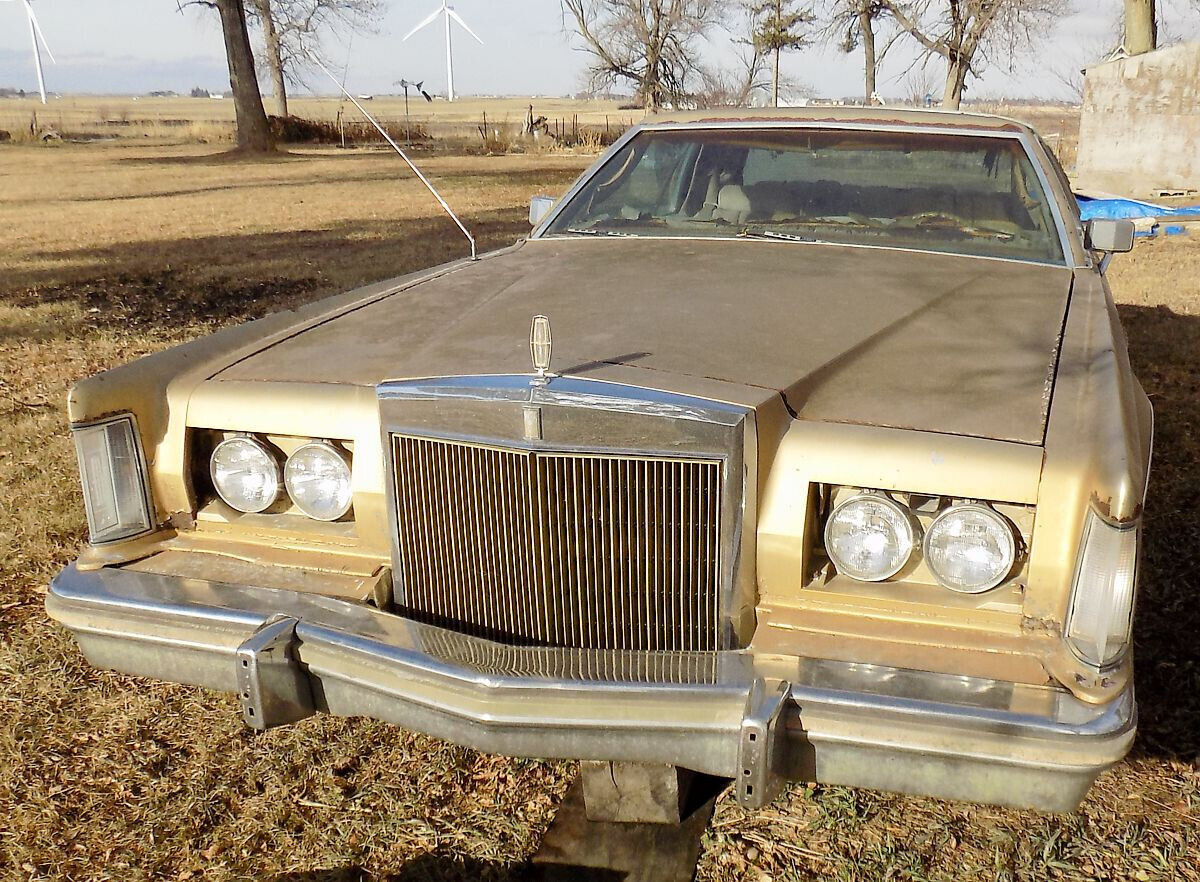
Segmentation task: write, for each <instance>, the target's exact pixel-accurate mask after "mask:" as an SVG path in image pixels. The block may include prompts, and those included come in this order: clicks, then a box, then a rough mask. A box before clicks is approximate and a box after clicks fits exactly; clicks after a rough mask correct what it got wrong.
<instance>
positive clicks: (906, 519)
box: [821, 489, 921, 584]
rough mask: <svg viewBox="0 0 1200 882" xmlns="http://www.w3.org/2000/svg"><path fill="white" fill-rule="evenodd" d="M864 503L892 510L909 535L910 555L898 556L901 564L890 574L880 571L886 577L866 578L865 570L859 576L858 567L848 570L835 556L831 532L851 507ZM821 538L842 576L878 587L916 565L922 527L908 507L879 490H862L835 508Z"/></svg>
mask: <svg viewBox="0 0 1200 882" xmlns="http://www.w3.org/2000/svg"><path fill="white" fill-rule="evenodd" d="M864 502H873V503H876V504H879V505H881V506H883V507H884V508H887V509H890V510H891V511H892V512H893V513H895V514H896V515H897V516H898V519H899V522H900V523H901V524H903V525H904V527H905V529H906V534H907V535H906V536H905V537H904V540H905V543H906V544H907V546H908V550H907V552H904V553H901V554H899V555H898V561H897V563H896V564H895V565H894V566H892V567H890V568H889V569H887V570H886V571H880V572H881V573H883V574H882V575H880V574H875V575H873V576H866V575H863V574H862V571H861V570H860V571H859V572H857V573H856V572H854V569H855V568H854V567H851V566H847V565H846V563H845V562H844V561H840V560H839V559H838V555H837V554H836V553H835V551H834V548H833V546H834V543H833V542H832V541H831V536H830V530H831V529H832V527H833V525H834V522H835V519H836V518H837V516H838V515H839V514H841V513H843V512H844V511H845V510H846V509H847V508H848V507H850V506H852V505H858V504H861V503H864ZM821 534H822V540H823V542H824V545H825V554H826V555H827V556H828V557H829V560H830V562H832V564H833V566H834V568H835V569H836V570H837V572H839V573H842V574H844V575H846V576H847V577H849V578H851V579H854V580H855V581H858V582H864V583H868V584H878V583H880V582H886V581H888V580H889V579H893V578H895V576H896V575H897V574H898V573H900V572H902V571H903V570H904V569H905V568H906V567H908V566H909V565H910V564H911V563H912V560H913V555H914V554H916V553H917V551H918V550H919V549H920V547H921V527H920V524H919V523H918V521H917V519H916V518H915V517H914V516H913V513H912V511H911V510H910V509H909V508H907V507H906V506H904V505H902V504H900V503H899V502H897V501H896V500H895V499H892V498H891V497H890V496H888V495H887V494H886V493H884V492H882V491H879V490H865V489H863V490H860V491H859V492H857V493H854V494H853V495H851V496H849V497H848V498H846V499H843V500H842V501H841V502H839V503H838V504H837V505H835V506H834V507H833V509H832V510H831V511H830V512H829V515H828V516H827V517H826V519H825V525H824V527H823V529H822V531H821ZM902 547H903V546H901V548H902Z"/></svg>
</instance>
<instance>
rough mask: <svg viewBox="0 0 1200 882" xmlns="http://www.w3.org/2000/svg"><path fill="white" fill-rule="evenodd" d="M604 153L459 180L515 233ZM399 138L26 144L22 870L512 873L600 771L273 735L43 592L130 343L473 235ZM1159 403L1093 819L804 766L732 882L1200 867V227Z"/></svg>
mask: <svg viewBox="0 0 1200 882" xmlns="http://www.w3.org/2000/svg"><path fill="white" fill-rule="evenodd" d="M582 162H583V160H581V159H578V158H573V157H555V156H549V157H547V156H541V157H479V158H443V159H436V160H432V161H431V162H430V163H429V166H428V168H429V172H430V173H431V176H432V177H434V178H435V179H436V180H437V181H438V182H439V183H441V184H442V185H444V188H445V191H446V193H447V195H448V196H449V198H450V200H451V202H452V203H453V204H455V205H456V206H459V207H461V208H462V210H463V212H464V214H465V215H466V217H467V219H468V222H469V224H470V225H471V226H472V227H473V228H474V229H476V230H477V231H478V232H479V234H480V239H481V241H482V243H483V244H484V245H485V246H494V245H498V244H500V243H502V242H505V241H508V240H511V239H512V238H514V237H515V236H517V235H519V234H520V233H521V232H522V231H523V230H524V229H525V225H524V214H525V206H526V204H527V200H528V197H529V196H530V195H532V194H534V193H537V192H558V191H561V190H562V189H563V187H564V186H565V185H566V183H567V182H568V181H569V180H570V179H571V178H572V177H573V176H574V174H575V173H576V172H577V170H578V169H579V168H580V167H581V165H582ZM463 250H464V243H463V242H462V241H461V240H460V239H459V238H457V237H456V235H455V234H454V232H453V229H452V227H451V226H450V224H449V221H448V220H446V219H444V218H443V217H441V216H439V215H438V213H437V212H436V211H435V210H434V206H433V205H432V202H431V201H430V200H429V198H428V197H427V195H426V194H424V193H423V191H421V190H420V188H419V185H418V184H415V183H414V182H412V180H411V179H410V177H409V176H408V175H406V174H405V173H404V172H403V169H402V168H401V167H400V165H399V163H398V162H396V161H395V160H394V159H391V158H388V157H386V156H384V155H383V154H379V153H374V152H369V151H367V152H360V151H355V152H349V153H343V152H340V151H308V152H303V153H301V154H299V155H296V156H293V157H289V158H284V159H279V160H276V161H272V162H269V163H231V162H229V161H228V160H226V159H223V158H209V157H205V156H202V155H199V151H198V149H197V148H171V149H148V148H138V147H128V146H118V145H104V146H101V145H92V146H90V147H81V146H74V145H63V146H61V147H60V148H58V149H55V150H44V149H38V148H19V147H14V148H9V149H0V269H2V270H3V272H2V274H0V548H3V551H4V554H3V557H2V559H0V818H2V819H3V822H2V823H0V876H2V877H4V878H13V879H42V878H62V879H121V880H125V879H141V878H145V879H151V878H153V879H178V880H183V879H200V878H203V879H235V878H246V877H257V878H269V879H285V880H293V882H299V880H325V882H332V880H351V879H360V878H370V879H381V878H402V879H413V880H415V879H424V878H446V877H447V876H448V877H449V878H458V879H464V880H466V879H477V878H491V879H511V878H514V877H516V876H518V875H519V869H518V868H519V867H520V864H521V862H522V860H523V859H524V858H525V857H526V856H527V855H529V854H530V853H531V852H532V851H533V850H534V849H536V847H537V844H538V841H539V838H540V836H541V834H542V831H543V830H544V829H545V828H546V826H547V825H548V823H549V821H550V818H551V817H552V814H553V810H554V805H555V803H556V801H557V800H558V799H559V798H560V797H561V795H562V793H563V792H564V790H565V788H566V786H567V784H568V782H569V779H570V776H571V774H572V771H571V769H570V767H569V765H567V764H558V763H540V762H531V761H519V760H509V759H499V758H494V757H488V756H483V755H480V754H477V753H474V752H472V751H469V750H464V749H460V748H456V747H452V746H449V745H446V744H443V743H440V742H437V741H435V740H433V739H429V738H425V737H423V736H417V735H412V734H409V733H406V732H403V731H400V730H397V729H395V728H393V727H390V726H387V725H384V724H382V723H376V722H372V721H368V720H338V719H332V718H323V717H318V718H312V719H309V720H306V721H305V722H303V723H302V724H300V725H298V726H295V727H291V728H287V729H280V730H274V731H271V732H268V733H265V734H253V733H251V732H249V731H247V730H245V729H243V728H242V726H241V724H240V722H239V720H238V712H237V708H236V705H235V703H234V702H233V701H232V699H231V698H229V697H226V696H222V695H218V694H214V693H210V692H206V691H203V690H200V689H192V688H186V687H177V686H171V685H165V684H159V683H152V682H147V681H140V680H135V679H133V678H129V677H124V676H121V675H117V674H111V673H103V672H97V671H94V670H91V669H89V668H88V667H87V666H86V665H85V664H84V663H83V661H82V659H81V658H80V656H79V654H78V652H77V650H76V649H75V647H74V646H73V644H72V643H71V642H70V640H69V639H68V638H67V637H66V636H65V635H64V634H63V633H62V632H60V631H59V630H58V629H57V628H55V627H53V626H51V625H50V623H49V622H48V621H47V619H46V617H45V614H44V612H43V611H42V609H41V602H42V597H43V595H44V590H45V589H44V585H45V584H46V582H47V580H48V579H49V578H50V576H51V575H52V574H53V573H54V571H55V570H56V569H57V568H58V567H59V566H61V565H62V564H64V563H65V562H66V561H67V560H69V559H70V557H71V556H72V555H73V553H74V551H75V549H76V548H77V547H78V545H79V543H80V542H81V541H82V540H83V537H84V518H83V512H82V507H81V504H80V499H79V496H78V492H77V489H76V477H75V466H74V459H73V455H72V453H71V451H70V445H69V441H68V439H67V437H66V433H65V428H64V416H63V412H62V403H63V399H64V393H65V390H66V388H67V386H68V385H69V384H70V382H71V381H73V380H74V379H76V378H78V377H82V376H85V375H87V374H90V373H93V372H94V371H96V370H99V369H101V368H103V367H105V366H107V365H110V364H115V363H118V362H122V361H125V360H128V359H130V358H133V357H135V356H137V355H139V354H142V353H144V352H149V351H152V350H155V349H159V348H162V347H164V346H167V345H170V344H172V343H174V342H177V341H180V340H183V339H186V338H189V337H192V336H194V335H196V334H200V333H203V332H205V331H206V330H209V329H211V328H213V327H215V326H217V325H220V324H224V323H227V322H231V321H237V320H240V319H243V318H246V317H249V316H254V315H259V314H261V313H263V312H266V311H269V310H271V309H274V308H277V307H279V306H282V305H285V304H294V303H296V302H298V301H301V300H306V299H310V298H312V297H316V296H320V295H322V294H327V293H332V292H334V291H338V290H341V289H344V288H346V287H349V286H351V285H354V284H357V283H359V282H363V281H367V280H371V279H376V278H381V277H385V276H388V275H394V274H397V273H400V272H403V271H406V270H410V269H414V268H417V267H419V266H424V265H428V264H432V263H436V262H439V261H442V260H446V259H448V258H451V257H454V256H458V255H461V254H462V253H463ZM1113 278H1114V285H1115V287H1116V288H1117V292H1118V298H1119V299H1120V300H1121V302H1122V307H1121V308H1122V314H1123V318H1124V320H1125V324H1126V327H1127V329H1128V331H1129V336H1130V345H1131V350H1132V353H1133V358H1134V362H1135V365H1136V368H1137V370H1138V372H1139V374H1140V376H1141V377H1142V380H1143V382H1144V384H1145V385H1146V388H1147V390H1148V391H1149V392H1150V393H1151V395H1152V397H1153V399H1154V401H1155V406H1156V408H1157V412H1158V438H1157V451H1156V459H1155V474H1154V486H1153V488H1152V491H1151V495H1150V500H1149V504H1148V508H1147V549H1146V558H1145V568H1144V579H1143V586H1142V588H1143V595H1142V602H1141V606H1140V609H1139V613H1138V623H1137V643H1138V654H1139V673H1138V688H1139V697H1140V700H1141V702H1142V711H1143V721H1142V734H1141V737H1140V739H1139V741H1138V744H1137V746H1136V749H1135V752H1134V755H1133V757H1132V758H1131V759H1130V760H1129V761H1127V762H1125V763H1123V764H1121V765H1120V766H1119V767H1118V768H1116V769H1114V770H1113V771H1112V772H1109V773H1107V774H1105V775H1104V776H1103V777H1102V778H1101V781H1100V783H1099V786H1098V787H1097V788H1096V790H1095V791H1094V792H1093V794H1092V795H1091V796H1090V797H1089V799H1088V800H1087V802H1086V803H1085V804H1084V806H1083V808H1082V809H1081V810H1080V811H1079V812H1078V813H1075V814H1073V815H1068V816H1040V815H1036V814H1032V813H1025V812H1013V811H1005V810H999V809H988V808H980V807H975V806H969V805H957V804H951V803H944V802H939V801H936V800H928V799H909V798H904V797H899V796H892V795H886V794H876V793H870V792H867V791H857V790H852V789H848V788H841V787H820V788H815V789H811V788H804V787H799V786H797V787H794V788H792V789H791V791H790V792H789V794H788V795H787V797H786V799H784V800H781V801H780V802H779V803H777V804H776V805H773V806H771V807H770V808H769V809H768V810H766V811H763V812H758V813H754V814H749V815H747V814H746V813H744V812H742V811H741V810H740V809H739V808H737V806H736V805H735V804H734V803H733V802H732V801H731V800H729V799H728V798H726V799H724V800H723V801H722V802H721V804H720V805H719V806H718V810H717V814H716V817H715V819H714V823H713V826H712V828H711V830H710V832H709V834H708V835H707V837H706V840H705V845H704V854H703V858H702V862H701V867H700V878H701V879H705V880H721V882H733V880H764V879H767V878H774V879H776V880H783V879H827V878H835V879H879V880H883V879H963V880H967V879H970V880H975V879H981V878H987V879H992V878H998V879H1028V880H1035V879H1039V880H1040V879H1046V878H1062V879H1091V878H1100V879H1114V880H1115V879H1130V878H1134V879H1200V867H1198V863H1197V855H1198V854H1200V773H1198V771H1197V759H1198V754H1200V650H1198V649H1197V644H1196V641H1195V637H1194V635H1195V634H1196V633H1197V631H1200V612H1198V606H1197V604H1196V603H1195V601H1194V599H1193V595H1194V593H1195V586H1196V584H1197V580H1198V578H1200V557H1198V551H1197V549H1198V548H1200V466H1198V465H1197V463H1198V462H1200V438H1197V425H1200V369H1198V368H1197V354H1198V353H1200V286H1198V284H1197V281H1196V280H1197V278H1200V241H1198V240H1197V238H1196V237H1193V238H1192V239H1190V240H1188V239H1172V240H1164V241H1161V242H1153V243H1144V244H1142V245H1140V246H1139V248H1138V250H1137V251H1136V252H1135V254H1134V255H1132V256H1130V257H1126V258H1121V259H1119V261H1118V263H1117V265H1116V267H1115V268H1114V273H1113Z"/></svg>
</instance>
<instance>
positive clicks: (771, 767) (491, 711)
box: [46, 566, 1136, 811]
mask: <svg viewBox="0 0 1200 882" xmlns="http://www.w3.org/2000/svg"><path fill="white" fill-rule="evenodd" d="M46 609H47V611H48V612H49V614H50V615H51V617H53V618H54V619H56V620H57V621H59V622H60V623H62V624H63V625H65V626H66V627H67V628H68V629H70V630H71V632H72V633H73V634H74V636H75V638H76V639H77V640H78V641H79V645H80V647H81V648H82V650H83V652H84V654H85V655H86V656H87V658H88V660H89V661H90V662H91V663H92V664H94V665H96V666H98V667H102V668H110V669H113V670H117V671H123V672H125V673H129V674H135V675H139V676H148V677H154V678H156V679H162V680H169V681H172V682H176V683H189V684H194V685H199V686H207V687H209V688H213V689H220V690H223V691H227V692H235V693H237V694H238V696H239V700H240V701H241V703H242V712H243V716H244V717H245V719H246V722H247V723H248V724H250V725H252V726H255V727H257V728H267V727H269V726H272V725H280V724H283V723H288V722H293V721H295V720H298V719H301V718H303V717H305V716H308V715H309V714H312V713H314V712H316V711H325V712H328V713H332V714H336V715H339V716H369V717H374V718H377V719H381V720H386V721H389V722H392V723H396V724H398V725H401V726H404V727H405V728H409V729H413V730H416V731H419V732H425V733H428V734H430V735H435V736H438V737H441V738H446V739H448V740H451V741H454V742H456V743H459V744H463V745H467V746H470V747H473V748H475V749H478V750H481V751H486V752H490V753H500V754H507V755H512V756H529V757H545V758H568V759H586V760H621V761H626V762H641V763H665V764H671V765H676V766H682V767H685V768H689V769H693V770H695V771H698V772H703V773H706V774H710V775H718V776H722V777H727V778H732V779H733V780H734V781H735V782H736V785H737V793H738V798H739V799H740V800H741V801H742V802H743V803H744V804H746V805H748V806H757V805H762V804H763V803H764V802H766V801H768V800H769V799H770V798H772V796H773V795H774V794H775V793H776V792H777V790H778V787H779V786H780V785H781V784H782V783H783V782H784V781H785V780H788V779H794V780H809V781H819V782H824V783H831V784H848V785H854V786H861V787H870V788H876V789H883V790H893V791H897V792H903V793H912V794H918V795H929V796H937V797H944V798H949V799H961V800H967V801H973V802H984V803H996V804H1002V805H1010V806H1016V807H1023V808H1036V809H1041V810H1045V811H1067V810H1070V809H1073V808H1074V807H1075V806H1077V805H1078V804H1079V802H1080V801H1081V800H1082V799H1083V797H1084V796H1085V795H1086V794H1087V791H1088V788H1089V787H1090V786H1091V784H1092V781H1093V780H1094V779H1095V778H1096V776H1097V775H1098V774H1100V772H1102V771H1103V770H1104V769H1106V768H1108V767H1109V766H1111V765H1112V764H1113V763H1114V762H1116V761H1118V760H1119V759H1120V758H1121V757H1123V756H1124V755H1125V753H1126V752H1127V751H1128V750H1129V746H1130V744H1131V743H1132V741H1133V736H1134V732H1135V728H1136V710H1135V704H1134V700H1133V694H1132V691H1127V692H1125V693H1123V694H1122V695H1121V696H1120V697H1119V698H1118V699H1116V700H1115V701H1113V702H1110V703H1109V704H1107V705H1103V706H1094V705H1089V704H1085V703H1083V702H1081V701H1079V700H1078V699H1076V698H1074V697H1073V696H1071V695H1070V694H1069V693H1067V692H1065V691H1063V690H1057V689H1051V688H1049V687H1036V686H1024V685H1014V684H1011V683H1003V682H1000V681H991V680H981V679H977V678H963V677H951V676H946V675H941V674H928V673H921V672H916V671H905V670H899V669H893V668H881V667H879V666H871V665H854V664H847V663H842V662H830V661H824V660H813V659H798V658H791V657H780V656H763V655H761V654H756V653H754V652H751V651H737V652H717V653H637V652H600V651H585V650H562V649H545V648H518V647H510V646H502V645H500V644H496V643H491V642H489V641H485V640H480V639H476V638H472V637H467V636H464V635H461V634H457V633H454V632H450V631H446V630H443V629H440V628H434V627H431V626H428V625H423V624H420V623H417V622H413V621H411V620H408V619H404V618H401V617H399V616H396V615H392V614H390V613H384V612H381V611H379V610H376V609H373V608H370V607H366V606H360V605H357V604H352V603H348V602H346V601H341V600H335V599H331V598H327V597H321V596H318V595H313V594H302V593H299V592H293V591H283V590H278V589H272V588H256V587H251V586H245V585H229V584H222V583H215V582H208V581H204V580H199V579H184V578H174V577H168V576H161V575H154V574H149V573H140V572H132V571H127V570H121V569H118V568H111V567H106V568H102V569H99V570H95V571H88V572H83V571H80V570H78V569H76V568H75V567H74V566H70V567H68V568H66V569H65V570H63V571H62V572H61V573H59V575H58V576H57V577H56V578H55V579H54V581H53V583H52V584H51V586H50V593H49V595H48V596H47V599H46Z"/></svg>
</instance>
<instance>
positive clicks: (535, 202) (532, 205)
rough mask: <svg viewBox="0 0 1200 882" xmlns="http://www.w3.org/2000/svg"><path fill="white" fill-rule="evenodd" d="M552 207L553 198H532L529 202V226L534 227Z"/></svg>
mask: <svg viewBox="0 0 1200 882" xmlns="http://www.w3.org/2000/svg"><path fill="white" fill-rule="evenodd" d="M553 207H554V197H553V196H534V197H533V198H532V199H530V200H529V226H531V227H536V226H537V225H538V224H540V223H541V222H542V221H543V220H544V219H545V217H546V215H548V214H549V213H550V209H551V208H553Z"/></svg>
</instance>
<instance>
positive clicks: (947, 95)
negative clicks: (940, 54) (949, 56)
mask: <svg viewBox="0 0 1200 882" xmlns="http://www.w3.org/2000/svg"><path fill="white" fill-rule="evenodd" d="M966 82H967V66H966V65H965V64H963V62H961V61H953V60H952V61H950V62H949V66H948V67H947V68H946V91H945V92H944V93H943V95H942V109H943V110H958V109H960V108H961V107H962V95H963V87H964V86H965V85H966Z"/></svg>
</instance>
